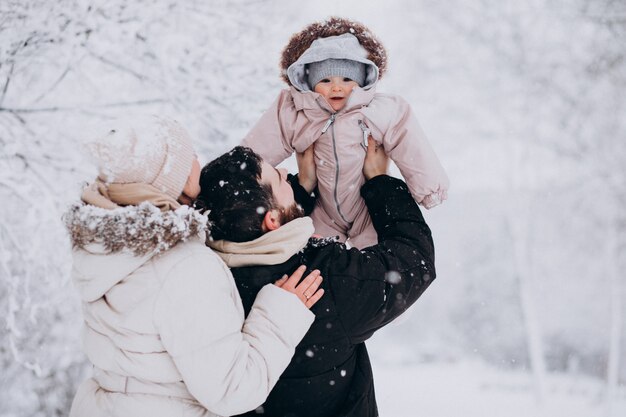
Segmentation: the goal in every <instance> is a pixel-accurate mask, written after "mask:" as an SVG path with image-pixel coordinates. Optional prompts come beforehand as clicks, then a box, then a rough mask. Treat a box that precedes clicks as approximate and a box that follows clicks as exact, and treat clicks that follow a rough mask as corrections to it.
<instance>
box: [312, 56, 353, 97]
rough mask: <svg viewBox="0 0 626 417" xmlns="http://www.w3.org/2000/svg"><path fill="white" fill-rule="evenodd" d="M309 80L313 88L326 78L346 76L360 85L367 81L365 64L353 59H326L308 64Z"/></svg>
mask: <svg viewBox="0 0 626 417" xmlns="http://www.w3.org/2000/svg"><path fill="white" fill-rule="evenodd" d="M306 71H307V76H308V78H307V81H308V83H309V87H310V88H311V90H313V89H314V88H315V85H316V84H317V83H319V82H320V81H321V80H323V79H324V78H329V77H345V78H350V79H351V80H352V81H355V82H356V83H357V84H358V85H359V87H363V84H364V83H365V64H363V63H361V62H357V61H353V60H351V59H325V60H323V61H318V62H311V63H310V64H308V65H307V69H306Z"/></svg>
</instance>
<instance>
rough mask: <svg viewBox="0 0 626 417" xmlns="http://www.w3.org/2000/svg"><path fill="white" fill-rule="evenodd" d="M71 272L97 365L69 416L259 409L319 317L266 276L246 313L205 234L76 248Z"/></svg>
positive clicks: (90, 352) (230, 412)
mask: <svg viewBox="0 0 626 417" xmlns="http://www.w3.org/2000/svg"><path fill="white" fill-rule="evenodd" d="M277 278H280V277H277ZM73 279H74V283H75V285H76V287H77V288H78V290H79V292H80V295H81V298H82V301H83V312H84V317H85V330H84V346H85V352H86V354H87V356H88V358H89V360H90V361H91V362H92V363H93V365H94V375H93V377H92V378H90V379H88V380H87V381H85V382H84V383H83V384H82V385H81V387H80V388H79V390H78V393H77V394H76V397H75V399H74V403H73V405H72V410H71V414H70V416H71V417H82V416H85V417H98V416H109V417H111V416H119V417H130V416H150V417H159V416H163V417H165V416H167V417H175V416H198V417H199V416H202V417H207V416H215V415H223V416H228V415H233V414H239V413H242V412H245V411H248V410H252V409H255V408H256V407H258V406H259V405H260V404H262V403H263V402H264V400H265V398H266V397H267V395H268V394H269V392H270V390H271V389H272V387H273V386H274V384H275V383H276V381H277V380H278V377H279V376H280V375H281V373H282V372H283V371H284V369H285V368H286V366H287V365H288V363H289V361H290V359H291V357H292V355H293V352H294V348H295V346H296V345H297V344H298V343H299V342H300V340H301V339H302V337H303V336H304V334H305V333H306V331H307V330H308V328H309V326H310V325H311V323H312V322H313V318H314V316H313V314H312V313H311V312H310V311H309V310H308V309H306V307H305V306H304V305H303V304H302V303H301V302H300V301H299V300H298V298H297V297H296V296H294V295H293V294H290V293H288V292H286V291H284V290H282V289H280V288H278V287H276V286H274V285H267V286H266V287H265V288H264V289H263V290H262V291H261V292H260V293H259V295H258V297H257V299H256V302H255V304H254V307H253V308H252V311H251V313H250V314H249V316H248V317H247V319H245V318H244V311H243V308H242V304H241V299H240V297H239V294H238V292H237V288H236V286H235V283H234V281H233V278H232V275H231V273H230V270H229V269H228V268H227V267H226V266H225V264H224V263H223V262H222V260H221V259H220V258H219V257H218V256H217V255H216V254H215V253H214V252H213V251H212V250H211V249H209V248H207V247H206V246H205V245H204V242H203V239H201V238H200V237H199V236H198V237H192V238H190V239H189V240H187V241H185V242H180V243H178V244H177V245H176V246H174V247H173V248H172V249H169V250H167V251H165V252H162V253H160V254H158V255H153V254H147V255H143V256H135V255H132V254H131V253H129V252H128V251H118V252H115V253H111V252H109V251H107V250H105V249H104V248H103V247H102V246H101V245H99V244H94V243H92V244H88V245H84V246H83V248H82V249H76V250H75V251H74V269H73Z"/></svg>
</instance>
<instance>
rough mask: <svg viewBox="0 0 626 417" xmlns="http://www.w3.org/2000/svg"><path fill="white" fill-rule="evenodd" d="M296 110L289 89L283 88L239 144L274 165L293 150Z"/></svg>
mask: <svg viewBox="0 0 626 417" xmlns="http://www.w3.org/2000/svg"><path fill="white" fill-rule="evenodd" d="M296 116H297V114H296V111H295V108H294V105H293V99H292V98H291V94H290V92H289V90H283V91H281V93H280V94H279V95H278V98H276V100H275V101H274V103H272V105H271V106H270V108H269V109H267V110H266V111H265V113H263V115H262V116H261V118H260V119H259V121H258V122H257V123H256V124H255V125H254V126H253V127H252V129H251V130H250V132H248V134H247V135H246V136H245V137H244V139H243V141H242V142H241V145H243V146H247V147H249V148H252V150H253V151H255V152H256V153H258V154H259V155H261V158H263V160H264V161H265V162H267V163H268V164H270V165H272V166H276V165H278V164H280V163H281V162H282V161H284V160H285V159H287V158H288V157H289V156H291V155H292V154H293V152H294V149H293V147H292V146H291V143H292V140H293V126H294V125H295V119H296Z"/></svg>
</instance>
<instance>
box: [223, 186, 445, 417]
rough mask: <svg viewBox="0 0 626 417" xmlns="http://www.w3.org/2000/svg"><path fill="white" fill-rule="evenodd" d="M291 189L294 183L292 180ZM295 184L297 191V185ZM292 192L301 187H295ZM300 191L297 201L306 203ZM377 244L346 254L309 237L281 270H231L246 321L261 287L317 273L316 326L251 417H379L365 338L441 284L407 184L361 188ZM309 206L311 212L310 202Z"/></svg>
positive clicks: (276, 267)
mask: <svg viewBox="0 0 626 417" xmlns="http://www.w3.org/2000/svg"><path fill="white" fill-rule="evenodd" d="M292 183H293V181H292ZM292 186H293V185H292ZM294 188H297V186H296V187H294ZM302 191H303V190H297V189H296V190H295V195H296V198H297V199H300V200H301V199H302V198H306V193H304V194H303V192H302ZM361 195H362V196H363V198H364V199H365V202H366V204H367V207H368V210H369V213H370V216H371V218H372V221H373V223H374V227H375V228H376V232H377V233H378V241H379V243H378V244H377V245H375V246H371V247H369V248H366V249H363V250H358V249H356V248H353V249H347V248H346V246H345V245H344V244H342V243H338V242H334V241H333V242H329V241H328V239H315V238H311V239H310V240H309V243H308V245H307V246H306V247H305V248H304V249H303V250H302V251H301V252H299V253H296V254H294V255H293V256H292V257H291V258H290V259H289V260H288V261H287V262H285V263H283V264H280V265H269V266H268V265H264V266H249V267H240V268H233V269H232V272H233V275H234V277H235V281H236V283H237V287H238V289H239V293H240V294H241V298H242V301H243V305H244V308H245V310H246V315H247V314H248V313H249V311H250V308H251V306H252V304H253V302H254V299H255V297H256V295H257V293H258V292H259V290H260V289H261V288H263V286H264V285H266V284H268V283H272V282H274V281H276V279H277V277H280V276H282V275H283V274H291V273H292V272H293V271H294V270H295V269H296V268H297V267H298V266H299V265H301V264H305V265H307V273H308V272H309V271H311V270H313V269H319V270H320V271H321V274H322V276H323V277H324V281H323V283H322V285H321V287H322V288H324V290H325V294H324V296H323V297H322V298H321V300H320V301H318V302H317V304H315V305H314V306H313V308H312V309H311V310H312V311H313V313H315V322H314V323H313V325H312V326H311V328H310V329H309V331H308V333H307V334H306V336H305V337H304V339H303V340H302V341H301V342H300V344H299V345H298V347H297V348H296V352H295V355H294V357H293V358H292V360H291V363H290V364H289V366H288V367H287V369H286V370H285V372H284V373H283V374H282V376H281V377H280V379H279V381H278V383H277V384H276V386H275V387H274V389H273V390H272V392H271V394H270V395H269V397H268V398H267V401H266V402H265V404H263V406H262V407H260V408H259V409H257V410H255V411H250V412H249V413H247V414H244V415H245V416H258V415H263V416H266V417H286V416H290V417H309V416H310V417H338V416H354V417H370V416H377V415H378V409H377V406H376V399H375V396H374V382H373V376H372V369H371V365H370V360H369V358H368V355H367V349H366V348H365V344H364V343H363V342H365V340H367V339H368V338H369V337H370V336H372V334H373V333H374V332H375V331H376V330H377V329H379V328H381V327H382V326H384V325H385V324H387V323H389V322H391V321H392V320H393V319H394V318H396V317H398V316H399V315H400V314H402V313H403V312H404V311H405V310H406V309H407V308H408V307H409V306H411V304H413V303H414V302H415V301H416V300H417V299H418V298H419V296H420V295H421V294H422V293H423V292H424V290H426V288H427V287H428V286H429V285H430V283H431V282H432V281H433V280H434V279H435V265H434V262H435V259H434V247H433V241H432V238H431V232H430V229H429V227H428V225H427V224H426V222H425V221H424V218H423V217H422V214H421V212H420V209H419V207H418V206H417V204H416V203H415V201H414V200H413V198H412V197H411V194H410V192H409V190H408V188H407V186H406V184H405V183H404V182H403V181H401V180H399V179H396V178H392V177H389V176H386V175H381V176H377V177H374V178H372V179H371V180H369V181H367V182H366V183H365V184H364V185H363V187H362V188H361ZM303 206H305V207H307V208H312V205H311V204H310V202H305V204H303Z"/></svg>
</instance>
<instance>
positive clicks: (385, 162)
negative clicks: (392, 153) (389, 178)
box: [363, 136, 389, 180]
mask: <svg viewBox="0 0 626 417" xmlns="http://www.w3.org/2000/svg"><path fill="white" fill-rule="evenodd" d="M388 169H389V157H388V156H387V154H386V153H385V150H384V149H383V146H382V145H381V144H379V143H378V142H376V141H375V140H374V138H372V137H371V136H370V137H368V138H367V154H366V155H365V161H364V162H363V175H365V179H366V180H370V179H372V178H374V177H376V176H377V175H384V174H386V173H387V170H388Z"/></svg>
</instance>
